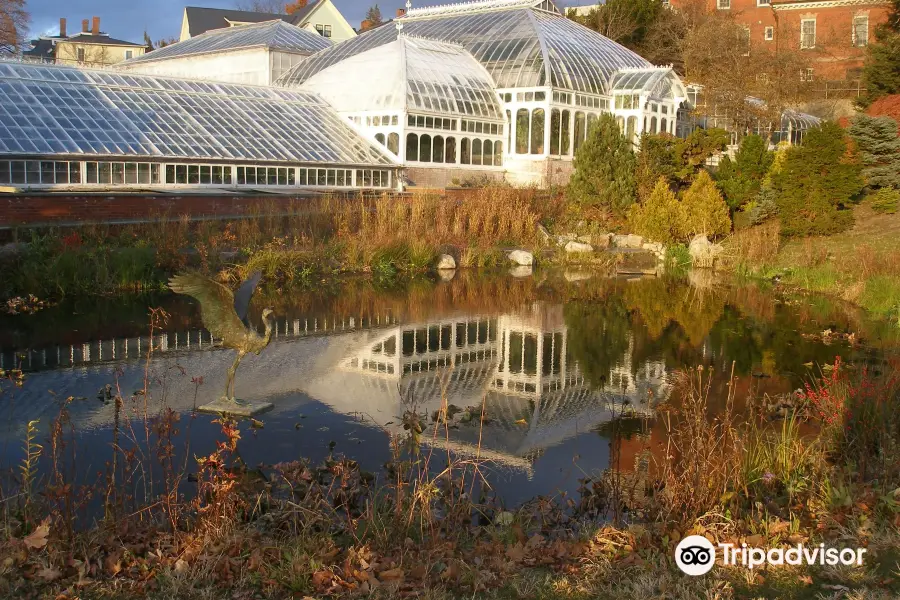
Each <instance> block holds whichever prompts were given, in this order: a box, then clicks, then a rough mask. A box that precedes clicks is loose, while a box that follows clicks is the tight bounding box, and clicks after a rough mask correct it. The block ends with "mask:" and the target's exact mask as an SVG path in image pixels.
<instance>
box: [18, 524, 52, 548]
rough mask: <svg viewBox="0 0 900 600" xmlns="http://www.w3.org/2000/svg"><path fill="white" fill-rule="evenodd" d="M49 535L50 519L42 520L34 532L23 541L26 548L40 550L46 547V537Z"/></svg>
mask: <svg viewBox="0 0 900 600" xmlns="http://www.w3.org/2000/svg"><path fill="white" fill-rule="evenodd" d="M49 535H50V518H49V517H47V518H46V519H44V520H43V521H42V522H41V524H40V525H38V526H37V527H36V528H35V530H34V531H32V532H31V533H30V534H29V535H27V536H25V539H24V540H23V541H24V542H25V546H26V547H27V548H32V549H34V550H40V549H41V548H43V547H44V546H46V545H47V537H48V536H49Z"/></svg>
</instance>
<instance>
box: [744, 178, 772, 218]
mask: <svg viewBox="0 0 900 600" xmlns="http://www.w3.org/2000/svg"><path fill="white" fill-rule="evenodd" d="M777 215H778V197H777V195H776V194H775V190H774V189H773V188H772V184H771V183H763V184H762V187H760V189H759V194H757V195H756V200H755V203H754V204H753V209H752V210H751V211H750V224H751V225H759V224H760V223H765V222H766V221H768V220H769V219H771V218H772V217H775V216H777Z"/></svg>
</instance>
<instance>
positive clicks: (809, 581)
mask: <svg viewBox="0 0 900 600" xmlns="http://www.w3.org/2000/svg"><path fill="white" fill-rule="evenodd" d="M800 581H801V582H802V583H803V584H804V585H812V577H810V576H809V575H801V576H800Z"/></svg>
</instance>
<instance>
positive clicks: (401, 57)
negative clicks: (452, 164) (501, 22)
mask: <svg viewBox="0 0 900 600" xmlns="http://www.w3.org/2000/svg"><path fill="white" fill-rule="evenodd" d="M342 43H346V42H342ZM301 89H303V90H305V91H310V92H315V93H317V94H319V95H320V96H322V97H323V98H325V99H326V100H328V102H330V103H331V105H332V106H333V107H334V108H335V109H337V110H338V111H341V112H354V111H366V110H409V111H419V112H426V113H427V112H432V113H436V114H440V115H444V116H462V117H476V118H477V117H480V118H485V119H493V120H501V119H503V109H502V108H501V106H500V103H499V101H498V100H497V94H496V93H495V91H494V81H493V80H492V79H491V76H490V75H489V74H488V72H487V71H486V70H485V69H484V67H482V66H481V64H479V63H478V61H477V60H475V58H474V57H473V56H472V55H471V54H469V52H468V51H466V49H465V48H463V47H462V46H459V45H457V44H450V43H447V42H438V41H434V40H428V39H423V38H415V37H412V36H407V35H401V36H399V38H397V39H396V40H394V41H393V42H390V43H388V44H384V45H382V46H378V47H376V48H373V49H371V50H367V51H366V52H362V53H360V54H357V55H356V56H352V57H350V58H348V59H347V60H345V61H343V62H341V63H340V64H337V65H332V66H331V67H329V68H327V69H323V70H322V71H320V72H318V73H316V74H315V75H313V76H312V77H310V78H309V79H308V80H307V81H306V82H305V83H304V84H303V85H302V86H301ZM359 90H365V94H360V93H358V92H359Z"/></svg>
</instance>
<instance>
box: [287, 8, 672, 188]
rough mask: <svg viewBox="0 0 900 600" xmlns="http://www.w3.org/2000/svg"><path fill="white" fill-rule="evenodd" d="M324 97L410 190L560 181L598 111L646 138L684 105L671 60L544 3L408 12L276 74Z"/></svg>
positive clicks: (669, 125) (665, 127) (668, 125)
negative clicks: (658, 62)
mask: <svg viewBox="0 0 900 600" xmlns="http://www.w3.org/2000/svg"><path fill="white" fill-rule="evenodd" d="M277 83H278V85H281V86H284V87H288V88H299V89H302V90H305V91H309V92H315V93H316V94H318V95H320V96H322V97H324V98H325V99H326V100H327V101H328V102H330V103H331V104H332V105H333V106H334V108H335V109H336V110H337V111H338V113H340V114H341V115H343V116H344V117H345V118H348V119H350V120H351V121H352V123H353V124H354V126H355V127H357V128H358V129H359V130H360V131H361V133H363V134H364V135H366V136H367V137H369V139H371V140H373V141H375V142H377V143H379V144H381V145H383V146H384V147H385V148H386V149H387V150H388V151H389V152H390V153H391V154H392V155H394V156H395V157H397V159H398V160H399V161H400V162H401V163H402V164H403V165H404V166H405V171H406V177H407V180H408V183H409V184H410V185H415V186H427V187H444V186H446V185H449V184H451V183H454V180H457V181H459V182H463V181H465V180H466V179H473V180H474V179H478V180H483V179H485V178H488V179H506V180H508V181H510V182H511V183H516V184H538V185H548V184H556V183H565V182H566V181H567V180H568V178H569V175H570V174H571V171H572V159H573V157H574V153H575V152H576V151H577V150H578V148H579V147H580V146H581V144H583V143H584V141H585V139H586V138H587V133H588V130H589V129H590V127H591V125H592V124H593V123H594V122H595V121H596V120H597V118H598V117H599V115H600V114H601V113H603V112H608V113H612V114H613V115H615V116H616V119H617V121H618V122H619V125H620V127H621V128H622V130H623V131H624V132H626V133H627V134H628V135H629V136H630V137H631V139H632V140H633V141H634V142H635V143H637V141H638V138H639V136H640V134H641V132H644V131H649V132H657V133H658V132H663V131H665V132H669V133H672V134H673V135H674V134H676V133H677V132H678V131H679V129H678V126H677V123H676V121H677V118H678V109H679V107H680V106H681V105H682V103H683V102H684V101H685V100H686V99H687V94H686V92H685V89H684V86H683V85H682V83H681V81H680V80H679V78H678V76H677V75H676V74H675V73H674V72H673V71H672V69H671V68H670V67H655V66H653V65H651V64H650V63H649V62H647V61H646V60H644V59H643V58H641V57H640V56H638V55H637V54H635V53H634V52H632V51H630V50H628V49H627V48H624V47H623V46H620V45H619V44H617V43H615V42H613V41H611V40H609V39H608V38H606V37H604V36H602V35H600V34H599V33H597V32H595V31H592V30H590V29H588V28H586V27H584V26H582V25H579V24H578V23H576V22H574V21H572V20H570V19H567V18H566V17H565V16H563V14H561V12H560V11H559V10H558V9H557V7H556V6H555V5H554V4H553V3H552V2H550V1H549V0H480V1H476V2H466V3H460V4H451V5H446V6H438V7H430V8H413V9H410V10H408V11H407V12H406V14H405V15H404V16H402V17H399V18H398V19H396V20H395V21H394V22H392V23H389V24H386V25H383V26H381V27H378V28H375V29H372V30H369V31H366V32H364V33H361V34H360V35H359V36H357V37H355V38H353V39H351V40H347V41H345V42H342V43H340V44H337V45H335V46H333V47H331V48H328V49H325V50H322V51H320V52H318V53H316V54H314V55H312V56H310V57H309V58H307V59H305V60H304V61H302V62H300V63H299V64H298V65H297V66H295V67H293V68H292V69H291V70H290V71H289V72H288V73H287V74H285V75H284V76H283V77H281V78H280V79H279V80H278V82H277Z"/></svg>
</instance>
